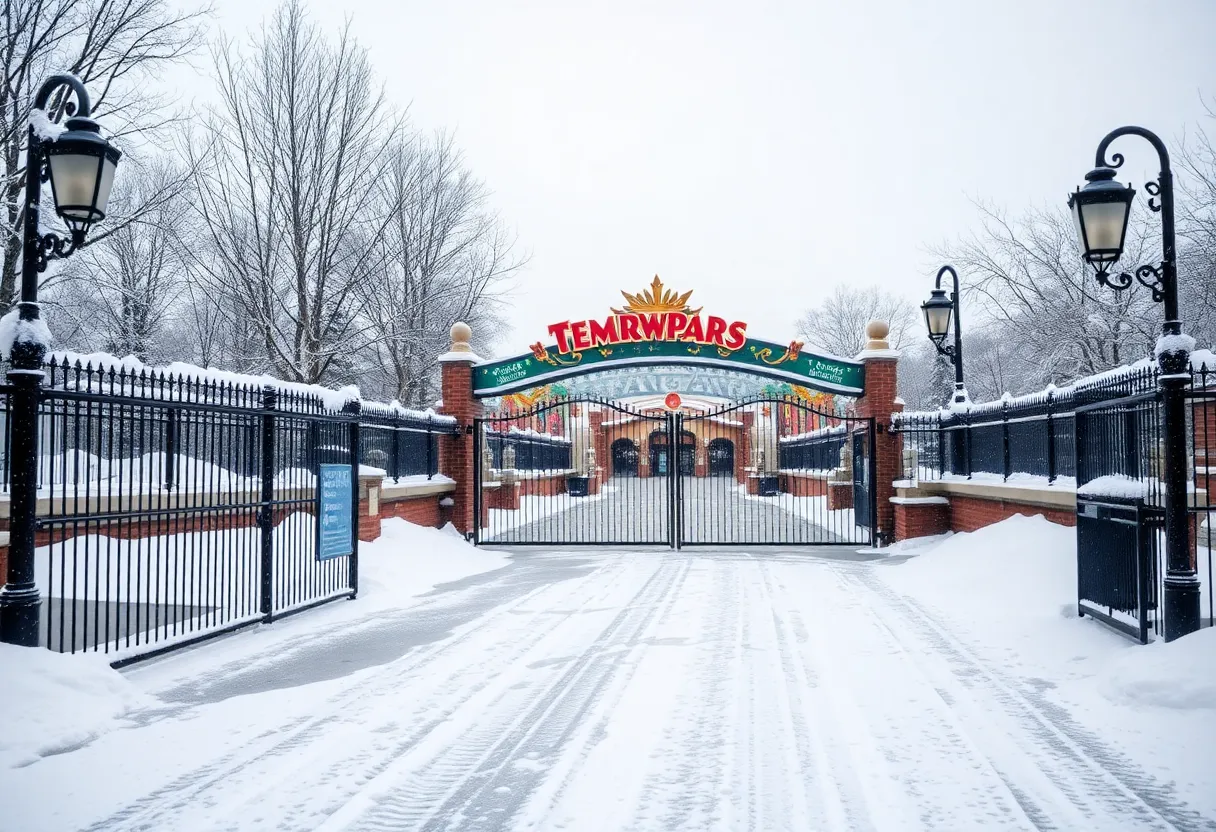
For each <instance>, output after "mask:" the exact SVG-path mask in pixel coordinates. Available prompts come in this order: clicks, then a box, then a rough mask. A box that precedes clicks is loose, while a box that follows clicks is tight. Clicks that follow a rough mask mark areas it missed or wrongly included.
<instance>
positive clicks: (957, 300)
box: [933, 266, 963, 390]
mask: <svg viewBox="0 0 1216 832" xmlns="http://www.w3.org/2000/svg"><path fill="white" fill-rule="evenodd" d="M947 272H949V273H950V277H952V278H953V279H954V292H953V294H951V295H950V300H952V301H953V302H954V355H953V356H951V357H952V358H953V359H954V383H955V385H956V386H957V387H958V389H960V390H961V389H962V387H963V309H962V307H963V293H962V290H961V289H960V288H959V283H958V272H957V271H955V270H954V266H942V267H941V268H940V269H938V270H937V281H936V282H935V283H934V284H933V287H934V288H935V289H940V288H942V275H944V274H946V273H947Z"/></svg>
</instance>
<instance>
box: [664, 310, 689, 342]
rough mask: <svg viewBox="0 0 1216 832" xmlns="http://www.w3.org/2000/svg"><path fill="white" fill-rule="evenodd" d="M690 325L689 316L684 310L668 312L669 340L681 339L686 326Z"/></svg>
mask: <svg viewBox="0 0 1216 832" xmlns="http://www.w3.org/2000/svg"><path fill="white" fill-rule="evenodd" d="M686 326H688V316H687V315H685V314H684V313H683V312H669V313H668V314H667V338H666V339H665V340H667V341H677V340H679V338H680V336H681V334H683V332H684V327H686Z"/></svg>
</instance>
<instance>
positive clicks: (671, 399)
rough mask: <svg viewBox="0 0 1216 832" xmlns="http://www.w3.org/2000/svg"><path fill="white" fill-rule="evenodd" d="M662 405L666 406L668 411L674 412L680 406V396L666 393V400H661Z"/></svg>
mask: <svg viewBox="0 0 1216 832" xmlns="http://www.w3.org/2000/svg"><path fill="white" fill-rule="evenodd" d="M663 404H665V405H667V409H668V410H675V409H677V408H678V407H679V406H680V394H679V393H668V394H667V398H665V399H663Z"/></svg>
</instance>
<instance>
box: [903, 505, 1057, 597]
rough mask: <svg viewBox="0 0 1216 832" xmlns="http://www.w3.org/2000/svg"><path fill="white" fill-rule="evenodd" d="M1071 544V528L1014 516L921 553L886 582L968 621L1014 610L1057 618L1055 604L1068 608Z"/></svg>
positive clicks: (946, 540)
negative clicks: (955, 613) (966, 618)
mask: <svg viewBox="0 0 1216 832" xmlns="http://www.w3.org/2000/svg"><path fill="white" fill-rule="evenodd" d="M1076 538H1077V533H1076V530H1075V529H1072V528H1069V527H1067V526H1060V525H1057V524H1055V523H1051V522H1048V521H1047V520H1046V519H1045V518H1044V517H1043V516H1042V515H1035V516H1033V517H1026V516H1023V515H1020V514H1019V515H1015V516H1014V517H1010V518H1009V519H1007V520H1002V521H1001V522H999V523H994V524H992V525H990V526H985V527H984V528H982V529H979V530H978V531H974V532H960V533H958V534H954V535H951V536H950V537H948V538H945V539H944V540H942V541H941V542H940V543H938V544H936V545H934V546H931V547H929V548H927V549H922V550H921V552H922V554H921V556H920V557H919V558H917V559H916V560H913V561H910V562H908V563H907V564H905V565H903V566H902V567H900V569H899V570H897V571H896V572H895V573H893V574H892V583H894V584H897V585H898V586H899V588H900V589H906V590H908V592H909V594H911V595H914V596H916V597H918V598H925V599H927V600H929V601H930V602H931V603H933V604H935V605H940V606H942V607H943V608H953V609H954V610H957V611H959V612H960V613H962V614H964V615H966V616H968V617H969V618H970V617H971V616H976V617H978V618H982V619H987V620H989V621H992V620H993V619H994V617H997V618H999V617H1000V616H1002V615H1003V614H1005V613H1009V612H1011V611H1013V610H1018V611H1021V612H1022V613H1025V614H1029V615H1033V616H1036V617H1044V616H1046V617H1048V618H1052V619H1058V618H1059V614H1060V607H1061V605H1063V604H1066V603H1068V602H1069V601H1072V602H1073V603H1075V602H1076V597H1077V594H1076V589H1075V587H1076V573H1077V561H1076ZM907 542H908V543H909V544H911V545H913V546H915V545H916V541H907ZM1015 599H1016V600H1015Z"/></svg>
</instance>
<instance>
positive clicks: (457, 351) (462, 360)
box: [439, 323, 482, 535]
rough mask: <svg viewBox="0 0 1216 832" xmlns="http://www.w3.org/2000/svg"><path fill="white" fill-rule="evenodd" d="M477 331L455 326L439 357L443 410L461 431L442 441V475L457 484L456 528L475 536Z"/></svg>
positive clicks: (478, 410)
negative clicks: (473, 340) (471, 343)
mask: <svg viewBox="0 0 1216 832" xmlns="http://www.w3.org/2000/svg"><path fill="white" fill-rule="evenodd" d="M472 337H473V331H472V330H471V329H470V328H469V325H468V324H465V323H456V324H453V325H452V345H451V347H449V348H448V351H447V352H445V353H444V354H443V355H441V356H439V367H440V374H441V389H442V391H443V393H442V395H443V407H442V408H440V411H441V412H442V413H444V414H446V415H448V416H454V417H455V418H456V424H457V426H458V428H459V432H458V433H456V434H454V435H444V436H442V437H441V438H440V441H439V465H440V471H441V473H443V474H445V475H447V476H449V477H451V478H452V479H454V480H455V481H456V490H455V491H454V492H453V493H452V501H453V506H452V509H451V518H452V525H453V526H455V527H456V530H457V531H459V532H460V533H461V534H464V535H471V534H472V533H473V520H474V518H473V480H474V478H473V466H474V465H476V464H477V450H478V449H477V443H476V441H475V437H474V436H473V434H472V433H471V431H472V429H473V420H474V419H476V418H477V417H478V416H480V415H481V411H482V406H481V401H480V400H478V399H475V398H473V365H474V364H476V363H478V362H480V361H481V358H480V357H478V356H477V354H476V353H474V352H473V349H472V347H470V346H469V340H470V339H471V338H472Z"/></svg>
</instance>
